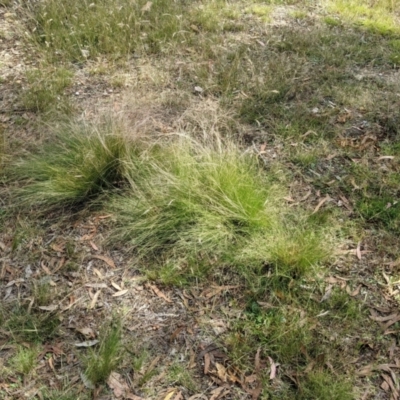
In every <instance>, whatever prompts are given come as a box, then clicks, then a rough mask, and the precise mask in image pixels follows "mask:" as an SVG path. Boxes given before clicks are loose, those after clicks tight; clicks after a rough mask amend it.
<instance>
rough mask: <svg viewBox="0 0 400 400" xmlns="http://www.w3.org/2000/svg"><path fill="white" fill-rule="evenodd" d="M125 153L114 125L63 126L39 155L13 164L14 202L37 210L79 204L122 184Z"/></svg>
mask: <svg viewBox="0 0 400 400" xmlns="http://www.w3.org/2000/svg"><path fill="white" fill-rule="evenodd" d="M126 151H127V144H126V138H125V137H124V136H123V134H122V132H121V130H120V129H119V128H118V126H116V125H115V124H112V123H104V124H101V125H100V126H94V125H90V124H72V125H66V126H64V127H62V128H60V131H59V132H57V134H56V138H55V139H54V140H52V141H51V142H49V143H46V144H45V145H44V146H43V147H42V149H40V150H39V152H38V153H36V154H29V155H28V156H26V157H25V158H23V159H22V160H19V161H17V162H16V163H14V165H13V169H12V173H13V176H14V179H15V180H17V181H19V182H20V187H19V188H17V189H16V190H15V196H16V198H17V201H18V203H19V204H20V205H22V206H25V207H36V206H40V210H41V212H46V211H47V210H49V209H52V208H54V207H68V206H76V205H80V204H83V203H85V202H87V201H88V200H90V199H93V198H95V197H96V196H99V195H100V194H101V193H103V192H104V191H106V190H108V189H110V188H112V187H115V186H118V185H120V184H121V180H123V179H124V172H123V171H124V165H123V159H124V157H125V153H126Z"/></svg>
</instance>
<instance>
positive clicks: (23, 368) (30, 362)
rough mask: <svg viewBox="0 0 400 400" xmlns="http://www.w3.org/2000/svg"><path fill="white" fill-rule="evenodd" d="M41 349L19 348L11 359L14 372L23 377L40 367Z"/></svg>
mask: <svg viewBox="0 0 400 400" xmlns="http://www.w3.org/2000/svg"><path fill="white" fill-rule="evenodd" d="M39 353H40V350H39V348H37V347H30V348H26V347H23V346H18V348H17V352H16V354H15V355H14V356H13V357H12V358H11V359H10V361H9V362H10V365H11V366H12V368H13V370H14V371H15V372H17V373H19V374H21V375H24V376H26V375H29V374H31V373H32V372H33V371H34V369H35V368H36V367H37V365H38V360H37V358H38V355H39Z"/></svg>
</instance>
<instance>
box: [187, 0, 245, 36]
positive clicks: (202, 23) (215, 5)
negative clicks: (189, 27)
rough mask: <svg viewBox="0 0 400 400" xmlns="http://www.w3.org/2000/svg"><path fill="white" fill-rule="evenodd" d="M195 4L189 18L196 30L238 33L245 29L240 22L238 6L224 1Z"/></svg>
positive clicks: (216, 0) (215, 0)
mask: <svg viewBox="0 0 400 400" xmlns="http://www.w3.org/2000/svg"><path fill="white" fill-rule="evenodd" d="M193 3H194V4H193V7H192V8H191V9H190V11H189V15H188V17H189V18H190V21H191V22H192V23H193V24H194V26H195V27H196V28H198V29H200V30H202V31H207V32H224V31H238V30H241V29H242V28H243V26H242V25H241V24H240V22H239V20H240V16H241V10H240V6H239V5H238V4H234V3H228V2H226V1H224V0H211V1H207V2H202V3H199V4H197V3H196V2H193ZM193 28H194V27H193Z"/></svg>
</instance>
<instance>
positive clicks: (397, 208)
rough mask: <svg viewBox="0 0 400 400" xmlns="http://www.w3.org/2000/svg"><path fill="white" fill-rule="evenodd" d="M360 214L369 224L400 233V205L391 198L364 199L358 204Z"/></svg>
mask: <svg viewBox="0 0 400 400" xmlns="http://www.w3.org/2000/svg"><path fill="white" fill-rule="evenodd" d="M356 207H357V210H358V212H359V213H360V214H361V216H362V217H363V218H364V219H365V220H366V221H367V222H374V223H379V224H382V226H384V227H385V228H386V229H389V230H392V231H394V232H400V203H398V201H397V200H396V199H395V198H393V197H391V196H384V195H382V196H379V197H375V196H374V197H363V198H362V199H361V200H359V201H358V202H357V203H356Z"/></svg>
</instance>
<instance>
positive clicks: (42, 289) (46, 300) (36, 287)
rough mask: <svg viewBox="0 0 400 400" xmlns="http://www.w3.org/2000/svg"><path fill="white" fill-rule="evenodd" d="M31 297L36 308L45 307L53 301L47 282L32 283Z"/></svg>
mask: <svg viewBox="0 0 400 400" xmlns="http://www.w3.org/2000/svg"><path fill="white" fill-rule="evenodd" d="M32 292H33V293H32V294H33V297H34V299H35V303H36V304H37V305H38V306H47V305H49V304H50V302H51V300H52V299H53V295H54V293H53V288H52V287H51V285H50V283H49V282H48V281H44V280H41V281H35V282H33V290H32Z"/></svg>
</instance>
